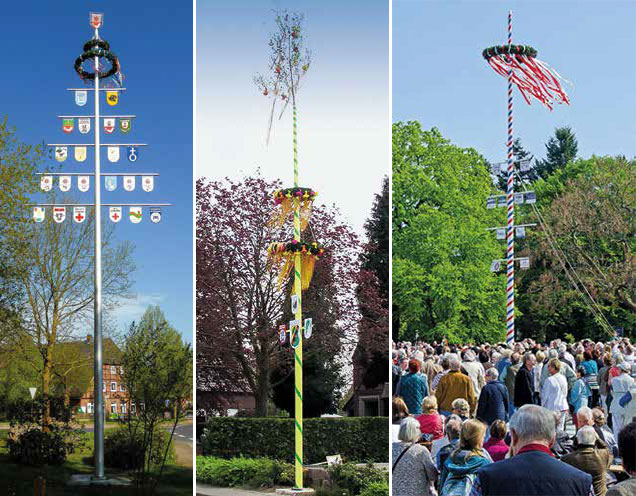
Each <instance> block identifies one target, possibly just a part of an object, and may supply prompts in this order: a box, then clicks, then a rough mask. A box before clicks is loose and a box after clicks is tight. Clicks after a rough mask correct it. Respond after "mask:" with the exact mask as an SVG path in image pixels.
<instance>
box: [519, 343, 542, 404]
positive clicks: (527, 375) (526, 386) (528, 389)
mask: <svg viewBox="0 0 636 496" xmlns="http://www.w3.org/2000/svg"><path fill="white" fill-rule="evenodd" d="M536 363H537V359H536V357H535V356H534V354H533V353H530V352H528V353H526V354H525V355H523V366H522V367H521V368H520V369H519V372H517V375H516V376H515V389H514V390H515V396H514V404H515V408H521V407H522V406H523V405H533V404H534V375H533V369H534V366H535V365H536Z"/></svg>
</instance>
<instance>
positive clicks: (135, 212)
mask: <svg viewBox="0 0 636 496" xmlns="http://www.w3.org/2000/svg"><path fill="white" fill-rule="evenodd" d="M128 217H129V218H130V222H132V223H133V224H139V223H140V222H141V207H130V210H129V212H128Z"/></svg>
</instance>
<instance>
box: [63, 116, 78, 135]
mask: <svg viewBox="0 0 636 496" xmlns="http://www.w3.org/2000/svg"><path fill="white" fill-rule="evenodd" d="M73 127H75V119H62V131H64V132H65V133H66V134H69V133H71V132H72V131H73Z"/></svg>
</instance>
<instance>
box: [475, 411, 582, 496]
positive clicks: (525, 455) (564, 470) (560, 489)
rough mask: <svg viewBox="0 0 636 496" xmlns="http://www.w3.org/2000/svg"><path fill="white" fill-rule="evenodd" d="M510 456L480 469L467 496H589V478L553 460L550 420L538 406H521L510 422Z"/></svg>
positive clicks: (553, 436)
mask: <svg viewBox="0 0 636 496" xmlns="http://www.w3.org/2000/svg"><path fill="white" fill-rule="evenodd" d="M510 433H511V436H512V449H513V452H514V456H513V457H512V458H507V459H505V460H502V461H499V462H497V463H492V464H490V465H486V466H485V467H482V468H481V469H479V471H478V472H477V476H476V478H475V481H474V484H473V487H472V490H471V493H470V494H471V496H482V495H483V496H522V495H523V496H531V495H541V496H543V495H556V494H558V495H559V496H581V495H585V496H592V495H593V494H594V488H593V486H592V477H591V476H590V475H589V474H586V473H585V472H582V471H581V470H578V469H576V468H574V467H572V466H570V465H567V464H566V463H563V462H561V461H559V460H557V459H556V458H555V457H554V456H553V454H552V452H551V451H550V447H551V446H552V444H553V443H554V438H555V429H554V416H553V414H552V412H550V411H549V410H547V409H545V408H543V407H541V406H538V405H524V406H522V407H521V408H519V409H518V410H517V411H516V412H515V414H514V415H513V416H512V418H511V419H510Z"/></svg>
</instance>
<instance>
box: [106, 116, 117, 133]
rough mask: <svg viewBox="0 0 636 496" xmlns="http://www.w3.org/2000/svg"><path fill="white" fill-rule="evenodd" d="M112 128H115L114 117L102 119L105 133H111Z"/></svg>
mask: <svg viewBox="0 0 636 496" xmlns="http://www.w3.org/2000/svg"><path fill="white" fill-rule="evenodd" d="M114 130H115V119H112V118H108V119H104V131H106V133H107V134H113V131H114Z"/></svg>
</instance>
